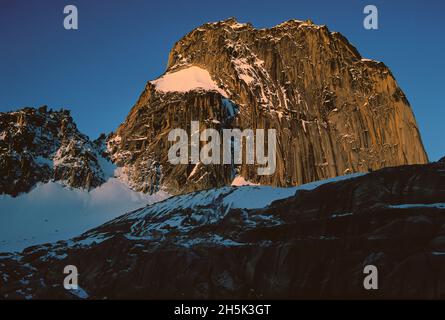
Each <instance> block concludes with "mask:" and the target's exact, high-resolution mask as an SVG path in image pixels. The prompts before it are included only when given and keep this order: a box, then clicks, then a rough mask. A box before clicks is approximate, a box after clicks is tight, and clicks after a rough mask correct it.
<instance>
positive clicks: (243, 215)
mask: <svg viewBox="0 0 445 320" xmlns="http://www.w3.org/2000/svg"><path fill="white" fill-rule="evenodd" d="M262 188H270V187H242V188H233V187H225V188H221V189H214V190H208V191H201V192H197V193H191V194H187V195H182V196H176V197H173V198H171V199H168V200H166V201H164V202H161V203H157V204H154V205H151V206H148V207H146V208H142V209H140V210H136V211H134V212H130V213H128V214H126V215H124V216H122V217H120V218H117V219H115V220H113V221H111V222H109V223H107V224H105V225H103V226H100V227H98V228H96V229H94V230H91V231H89V232H87V233H85V234H83V235H82V236H80V237H78V238H76V239H73V240H70V241H60V242H58V243H55V244H46V245H41V246H35V247H31V248H28V249H26V250H24V251H23V253H21V254H13V253H11V254H2V255H0V267H1V270H2V275H1V277H0V297H1V298H9V299H12V298H56V297H57V298H76V297H84V298H85V297H89V298H93V299H102V298H147V299H148V298H182V299H184V298H185V299H187V298H215V299H222V298H444V297H445V289H444V288H445V272H444V270H445V164H444V163H443V162H442V163H440V162H437V163H432V164H427V165H411V166H400V167H393V168H385V169H381V170H378V171H375V172H372V173H369V174H366V175H362V176H359V177H352V178H350V179H347V180H344V181H337V182H332V183H325V184H321V185H320V186H319V187H318V188H316V189H313V190H303V189H296V192H295V195H293V196H292V195H291V196H289V195H286V194H283V192H285V191H283V190H282V189H275V191H273V190H272V189H273V188H271V189H270V190H269V189H267V190H266V191H267V195H268V196H269V197H272V198H273V197H275V198H276V199H281V200H277V201H274V202H272V203H271V204H270V205H269V206H266V207H264V208H257V207H255V205H253V206H251V205H249V203H246V202H245V201H246V199H249V197H251V198H252V200H253V201H252V203H253V204H255V203H256V204H258V203H259V202H258V201H259V199H261V200H262V201H264V193H262V192H264V190H263V189H262ZM280 190H281V191H280ZM274 192H275V193H276V195H274V196H271V194H273V193H274ZM255 197H258V199H255ZM68 264H73V265H76V266H77V267H78V269H79V273H80V278H79V285H80V286H81V288H82V291H79V292H77V291H76V292H68V291H66V290H64V289H63V279H64V277H65V275H64V274H63V269H64V267H65V266H66V265H68ZM370 264H371V265H375V266H376V267H377V268H378V270H379V290H375V291H365V290H364V289H363V285H362V283H363V278H364V275H363V268H364V266H365V265H370Z"/></svg>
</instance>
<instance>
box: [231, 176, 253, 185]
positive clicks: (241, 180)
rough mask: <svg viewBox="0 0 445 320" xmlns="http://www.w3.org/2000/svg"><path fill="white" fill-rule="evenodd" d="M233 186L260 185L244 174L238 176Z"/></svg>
mask: <svg viewBox="0 0 445 320" xmlns="http://www.w3.org/2000/svg"><path fill="white" fill-rule="evenodd" d="M231 185H232V187H242V186H258V184H257V183H253V182H251V181H248V180H246V179H245V178H244V177H243V176H240V175H238V176H236V177H235V179H233V181H232V184H231Z"/></svg>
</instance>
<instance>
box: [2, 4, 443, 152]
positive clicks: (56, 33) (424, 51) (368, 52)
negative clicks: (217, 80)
mask: <svg viewBox="0 0 445 320" xmlns="http://www.w3.org/2000/svg"><path fill="white" fill-rule="evenodd" d="M67 4H75V5H76V6H77V7H78V10H79V30H77V31H67V30H65V29H64V28H63V18H64V16H63V8H64V6H65V5H67ZM366 4H375V5H376V6H377V7H378V9H379V15H380V21H379V24H380V26H379V27H380V29H379V30H377V31H367V30H365V29H364V28H363V27H362V21H363V18H364V15H363V13H362V11H363V8H364V6H365V5H366ZM444 15H445V2H444V1H442V0H422V1H413V0H411V1H410V0H405V1H402V0H400V1H396V0H385V1H376V0H369V1H361V0H348V1H346V0H343V1H342V0H338V1H332V0H330V1H329V0H324V1H322V0H319V1H316V0H308V1H306V0H305V1H299V0H268V1H262V0H255V1H253V0H224V1H210V0H189V1H180V0H176V1H171V0H170V1H168V0H166V1H153V0H131V1H112V0H110V1H105V0H86V1H84V0H82V1H75V0H52V1H51V0H39V1H30V0H28V1H23V0H0V88H1V89H0V90H1V91H0V111H9V110H13V109H17V108H19V107H23V106H40V105H43V104H47V105H48V106H50V107H52V108H54V109H58V108H60V107H66V108H68V109H70V110H71V111H72V115H73V117H74V119H75V121H76V122H77V124H78V127H79V128H80V130H81V131H83V132H84V133H86V134H88V135H90V136H91V137H92V138H95V137H97V136H98V135H99V133H101V132H107V133H108V132H110V131H113V130H115V129H116V128H117V126H118V125H119V124H120V123H121V122H122V121H123V120H124V119H125V116H126V115H127V113H128V112H129V110H130V108H131V107H132V105H133V104H134V103H135V101H136V100H137V98H138V96H139V94H140V93H141V92H142V90H143V88H144V85H145V83H146V81H148V80H151V79H153V78H156V77H157V76H159V75H160V74H161V73H162V72H163V71H164V69H165V65H166V62H167V57H168V53H169V50H170V48H171V47H172V45H173V44H174V42H175V41H177V40H179V39H180V38H181V37H182V36H183V35H184V34H186V33H187V32H189V31H191V30H192V29H193V28H195V27H197V26H199V25H201V24H202V23H205V22H209V21H217V20H222V19H226V18H228V17H232V16H233V17H236V18H237V19H238V20H239V21H241V22H252V23H253V25H254V26H255V27H258V28H263V27H271V26H274V25H276V24H278V23H281V22H283V21H285V20H288V19H293V18H295V19H301V20H303V19H312V20H313V21H314V22H315V23H317V24H326V25H327V26H328V27H329V28H330V29H331V30H332V31H339V32H341V33H342V34H343V35H345V36H346V37H347V38H348V39H349V40H350V41H351V43H352V44H354V45H355V46H356V47H357V48H358V50H359V51H360V53H361V54H362V55H363V56H364V57H366V58H372V59H376V60H381V61H383V62H385V63H386V64H387V65H388V66H389V67H390V68H391V70H392V72H393V73H394V75H395V77H396V79H397V81H398V82H399V84H400V86H401V87H402V90H404V92H405V93H406V95H407V97H408V99H409V101H410V102H411V105H412V107H413V110H414V113H415V115H416V117H417V121H418V123H419V126H420V130H421V133H422V137H423V141H424V144H425V147H426V149H427V152H428V154H429V156H430V159H431V160H437V159H438V158H440V157H441V156H443V155H445V139H444V138H445V137H444V130H443V127H444V125H445V124H444V123H445V105H444V97H443V91H442V90H443V87H442V86H443V85H444V81H443V76H444V73H445V57H444V52H445V44H444V32H445V28H444V24H445V22H444V19H443V16H444Z"/></svg>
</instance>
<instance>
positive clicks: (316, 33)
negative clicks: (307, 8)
mask: <svg viewBox="0 0 445 320" xmlns="http://www.w3.org/2000/svg"><path fill="white" fill-rule="evenodd" d="M197 69H199V70H200V71H199V72H195V73H194V70H197ZM191 120H196V121H199V122H200V129H201V130H203V129H204V128H215V129H218V130H221V129H223V128H240V129H246V128H250V129H260V128H263V129H276V130H277V140H278V141H277V142H278V143H277V144H278V150H277V170H276V172H275V174H273V175H271V176H258V175H257V170H256V166H255V165H247V164H243V165H240V166H234V165H219V166H203V165H202V164H201V163H198V164H196V165H195V164H192V165H180V166H176V165H175V166H173V165H171V164H170V163H169V162H168V161H167V152H168V148H169V147H170V145H171V143H170V142H168V141H167V136H168V132H169V131H170V130H171V129H174V128H182V129H185V130H187V131H188V132H190V121H191ZM108 148H109V151H110V153H111V157H112V159H113V161H115V162H116V163H117V165H119V166H121V167H122V172H123V174H124V175H125V177H126V178H128V180H129V183H130V184H131V185H132V187H133V188H135V189H136V190H139V191H144V192H153V191H156V190H158V189H159V188H163V187H164V188H166V190H167V191H169V192H170V193H173V194H179V193H184V192H187V191H194V190H201V189H208V188H211V187H219V186H223V185H228V184H230V183H231V182H232V180H233V178H234V176H235V175H236V174H238V175H241V176H242V177H244V179H246V180H249V181H251V182H254V183H260V184H263V185H273V186H294V185H300V184H303V183H308V182H311V181H315V180H321V179H326V178H331V177H335V176H340V175H343V174H346V173H353V172H368V171H369V170H377V169H380V168H383V167H390V166H397V165H405V164H423V163H426V162H427V161H428V159H427V155H426V153H425V151H424V148H423V145H422V141H421V138H420V135H419V131H418V128H417V124H416V121H415V119H414V116H413V113H412V111H411V108H410V105H409V103H408V101H407V99H406V97H405V95H404V93H403V92H402V90H401V89H400V87H399V86H398V84H397V82H396V80H395V79H394V77H393V75H392V73H391V71H390V70H389V69H388V68H387V67H386V66H385V65H384V64H383V63H381V62H376V61H373V60H368V59H363V58H362V57H361V55H360V54H359V53H358V51H357V50H356V48H354V47H353V46H352V45H351V44H350V43H349V42H348V41H347V40H346V39H345V38H344V37H343V36H342V35H340V34H339V33H337V32H330V31H329V30H328V28H327V27H326V26H317V25H314V24H313V23H312V22H310V21H305V22H303V21H297V20H290V21H287V22H285V23H282V24H280V25H278V26H276V27H273V28H271V29H259V30H258V29H255V28H253V27H252V26H251V25H250V24H241V23H238V22H237V21H235V20H234V19H229V20H225V21H221V22H216V23H208V24H204V25H202V26H201V27H199V28H197V29H195V30H193V31H192V32H190V33H189V34H187V35H186V36H185V37H184V38H182V39H181V40H180V41H178V42H177V43H176V44H175V45H174V47H173V49H172V50H171V52H170V55H169V61H168V66H167V70H166V73H165V74H164V75H163V76H162V77H160V78H159V79H157V80H155V81H151V82H148V83H147V85H146V87H145V90H144V91H143V92H142V94H141V96H140V98H139V100H138V101H137V103H136V104H135V106H134V107H133V109H132V110H131V111H130V113H129V115H128V116H127V119H126V120H125V122H124V123H123V124H122V125H121V126H120V127H119V128H118V130H117V131H116V133H115V134H113V135H112V136H110V137H109V139H108Z"/></svg>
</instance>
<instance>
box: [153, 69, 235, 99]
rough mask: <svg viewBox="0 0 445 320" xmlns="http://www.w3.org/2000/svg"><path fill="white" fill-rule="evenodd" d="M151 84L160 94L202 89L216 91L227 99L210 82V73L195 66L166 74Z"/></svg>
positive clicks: (222, 92)
mask: <svg viewBox="0 0 445 320" xmlns="http://www.w3.org/2000/svg"><path fill="white" fill-rule="evenodd" d="M151 83H152V84H154V85H155V86H156V89H157V90H158V91H161V92H188V91H193V90H199V89H202V90H208V91H217V92H219V93H220V94H221V95H223V96H224V97H227V93H226V92H225V91H224V90H222V89H220V88H219V87H218V86H217V85H216V83H215V82H214V81H213V80H212V77H211V76H210V73H209V72H208V71H207V70H205V69H202V68H199V67H197V66H191V67H188V68H185V69H181V70H179V71H174V72H170V73H166V74H164V75H163V76H162V77H160V78H159V79H157V80H154V81H151Z"/></svg>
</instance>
